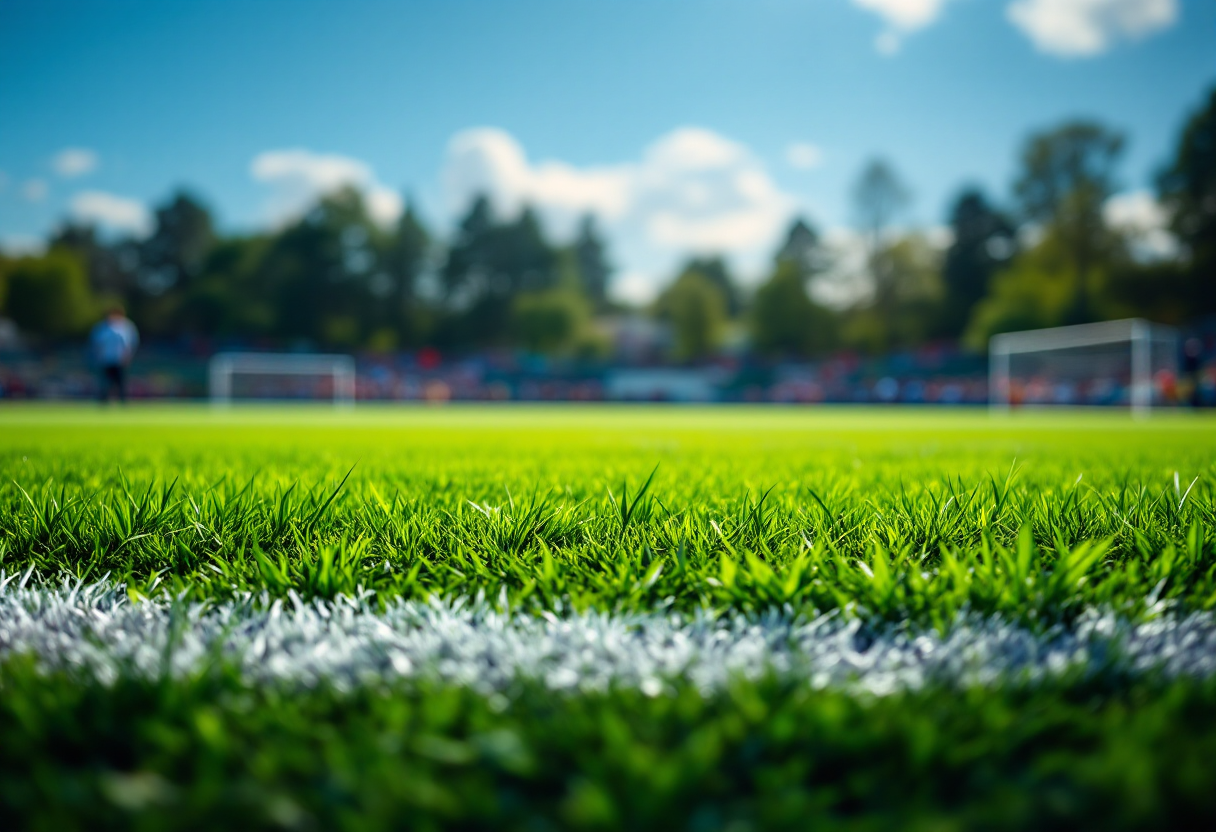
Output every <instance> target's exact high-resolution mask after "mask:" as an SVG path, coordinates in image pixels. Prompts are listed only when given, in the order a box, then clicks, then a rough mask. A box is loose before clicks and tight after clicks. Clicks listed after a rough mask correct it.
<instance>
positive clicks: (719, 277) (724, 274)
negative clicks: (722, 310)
mask: <svg viewBox="0 0 1216 832" xmlns="http://www.w3.org/2000/svg"><path fill="white" fill-rule="evenodd" d="M688 272H696V273H697V274H699V275H701V276H702V277H703V278H705V279H706V280H708V281H709V282H710V283H712V284H713V285H714V286H716V287H717V289H718V291H719V292H720V293H721V295H722V299H723V301H725V303H726V313H727V315H729V316H730V317H732V318H733V317H734V316H736V315H738V314H739V312H740V311H742V309H743V299H742V298H741V297H739V290H738V288H737V287H736V285H735V280H734V278H733V277H732V276H731V273H730V269H729V268H728V267H727V265H726V261H725V260H723V259H722V258H721V257H693V258H691V259H689V260H688V262H687V263H685V264H684V268H683V269H682V270H681V274H687V273H688Z"/></svg>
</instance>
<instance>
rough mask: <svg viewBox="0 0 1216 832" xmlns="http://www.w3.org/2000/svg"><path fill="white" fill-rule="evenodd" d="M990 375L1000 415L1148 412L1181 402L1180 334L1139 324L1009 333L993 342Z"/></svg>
mask: <svg viewBox="0 0 1216 832" xmlns="http://www.w3.org/2000/svg"><path fill="white" fill-rule="evenodd" d="M988 373H989V378H988V401H989V403H990V405H991V407H992V408H993V409H997V410H1008V409H1009V408H1011V407H1018V406H1043V405H1098V406H1113V407H1130V408H1131V410H1132V411H1133V412H1136V413H1146V412H1148V411H1149V410H1150V409H1151V408H1153V407H1155V406H1161V405H1166V404H1172V403H1173V398H1174V392H1175V390H1174V386H1175V382H1176V380H1177V375H1178V335H1177V333H1176V332H1175V331H1174V330H1173V329H1171V328H1169V327H1166V326H1161V325H1159V324H1153V323H1149V322H1148V321H1145V320H1140V319H1138V318H1133V319H1129V320H1123V321H1104V322H1102V323H1095V324H1080V325H1077V326H1061V327H1054V328H1052V329H1035V330H1030V331H1027V332H1007V333H1004V334H1001V335H995V336H993V338H992V339H991V341H989V343H988Z"/></svg>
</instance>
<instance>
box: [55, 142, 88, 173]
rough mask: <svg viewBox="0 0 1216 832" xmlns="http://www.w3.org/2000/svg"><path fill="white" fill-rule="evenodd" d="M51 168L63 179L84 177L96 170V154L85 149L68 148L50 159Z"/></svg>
mask: <svg viewBox="0 0 1216 832" xmlns="http://www.w3.org/2000/svg"><path fill="white" fill-rule="evenodd" d="M51 167H52V168H53V169H54V171H55V173H57V174H59V175H60V176H62V177H63V178H64V179H72V178H73V177H76V176H84V175H85V174H86V173H92V172H93V171H95V170H96V169H97V154H96V153H95V152H93V151H92V150H89V149H88V148H86V147H69V148H65V149H64V150H61V151H59V152H58V153H56V154H55V156H54V158H53V159H51Z"/></svg>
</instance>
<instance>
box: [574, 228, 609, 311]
mask: <svg viewBox="0 0 1216 832" xmlns="http://www.w3.org/2000/svg"><path fill="white" fill-rule="evenodd" d="M606 249H607V246H606V245H605V244H604V241H603V240H602V239H601V238H600V234H599V229H598V228H597V227H596V224H595V217H594V216H592V215H591V214H588V215H587V216H585V217H583V220H582V222H581V223H580V224H579V229H578V237H577V238H576V239H575V241H574V258H575V262H576V263H577V266H578V276H579V283H580V286H581V288H582V291H583V294H585V295H586V296H587V299H588V300H589V301H591V303H592V304H593V305H594V306H595V307H596V308H597V309H603V308H604V307H605V306H606V305H607V302H608V279H609V278H610V277H612V265H611V264H610V263H609V262H608V254H607V250H606Z"/></svg>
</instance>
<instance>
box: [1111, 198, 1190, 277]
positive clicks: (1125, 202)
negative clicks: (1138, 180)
mask: <svg viewBox="0 0 1216 832" xmlns="http://www.w3.org/2000/svg"><path fill="white" fill-rule="evenodd" d="M1102 213H1103V215H1104V216H1105V218H1106V222H1107V223H1108V224H1110V225H1111V226H1112V227H1113V228H1116V229H1118V230H1120V231H1122V232H1123V233H1124V234H1126V235H1127V236H1128V238H1129V239H1130V241H1131V245H1132V253H1133V254H1134V255H1135V256H1136V257H1137V258H1139V259H1141V260H1149V261H1151V260H1162V259H1166V258H1169V257H1173V256H1175V255H1176V254H1177V253H1178V240H1177V239H1176V238H1175V237H1174V235H1173V234H1171V233H1170V231H1169V228H1168V223H1169V216H1168V214H1167V213H1166V211H1165V209H1164V208H1163V207H1162V206H1161V203H1159V202H1158V201H1157V198H1156V197H1155V196H1154V195H1153V194H1152V192H1151V191H1130V192H1128V193H1125V194H1117V195H1115V196H1112V197H1111V198H1110V199H1108V200H1107V201H1106V204H1105V205H1104V206H1103V210H1102Z"/></svg>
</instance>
